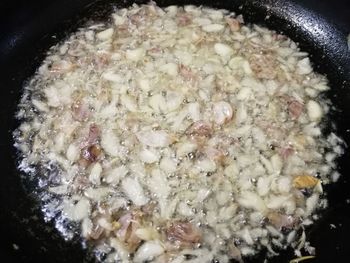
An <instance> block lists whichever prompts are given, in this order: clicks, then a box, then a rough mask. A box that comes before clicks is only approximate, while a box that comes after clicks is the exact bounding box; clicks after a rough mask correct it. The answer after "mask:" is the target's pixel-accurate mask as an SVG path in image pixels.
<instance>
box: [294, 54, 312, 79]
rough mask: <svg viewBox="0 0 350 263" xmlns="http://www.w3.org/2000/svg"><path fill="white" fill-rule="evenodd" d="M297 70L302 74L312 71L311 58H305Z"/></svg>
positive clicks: (299, 63)
mask: <svg viewBox="0 0 350 263" xmlns="http://www.w3.org/2000/svg"><path fill="white" fill-rule="evenodd" d="M297 72H298V73H299V74H301V75H307V74H310V73H311V72H312V67H311V65H310V59H309V58H303V59H302V60H300V61H299V62H298V64H297Z"/></svg>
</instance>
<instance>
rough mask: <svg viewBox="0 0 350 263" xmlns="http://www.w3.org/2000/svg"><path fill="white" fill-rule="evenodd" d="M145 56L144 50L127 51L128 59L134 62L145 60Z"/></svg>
mask: <svg viewBox="0 0 350 263" xmlns="http://www.w3.org/2000/svg"><path fill="white" fill-rule="evenodd" d="M144 55H145V50H144V49H143V48H137V49H132V50H131V49H129V50H127V51H126V54H125V56H126V59H129V60H132V61H135V62H137V61H139V60H141V59H142V58H143V56H144Z"/></svg>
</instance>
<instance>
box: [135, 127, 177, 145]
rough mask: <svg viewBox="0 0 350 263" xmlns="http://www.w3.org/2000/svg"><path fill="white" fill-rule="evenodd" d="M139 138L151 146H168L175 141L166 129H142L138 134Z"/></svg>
mask: <svg viewBox="0 0 350 263" xmlns="http://www.w3.org/2000/svg"><path fill="white" fill-rule="evenodd" d="M136 137H137V139H138V140H139V141H140V142H141V143H142V144H144V145H147V146H151V147H166V146H168V145H170V144H171V143H173V142H174V138H173V137H172V136H171V135H170V134H168V133H167V132H166V131H161V130H159V131H141V132H138V133H137V134H136Z"/></svg>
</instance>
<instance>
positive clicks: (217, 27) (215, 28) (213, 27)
mask: <svg viewBox="0 0 350 263" xmlns="http://www.w3.org/2000/svg"><path fill="white" fill-rule="evenodd" d="M224 28H225V27H224V26H223V25H221V24H209V25H205V26H202V29H203V31H205V32H208V33H215V32H220V31H222V30H224Z"/></svg>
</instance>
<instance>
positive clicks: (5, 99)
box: [0, 0, 350, 262]
mask: <svg viewBox="0 0 350 263" xmlns="http://www.w3.org/2000/svg"><path fill="white" fill-rule="evenodd" d="M337 1H338V0H337ZM8 2H9V1H8ZM24 2H25V1H23V3H22V2H21V1H12V2H11V5H13V6H16V4H18V6H16V9H14V8H8V9H1V10H9V12H10V11H11V17H10V18H9V19H7V20H6V21H4V22H3V23H0V24H1V26H0V27H1V28H0V32H4V33H2V34H1V36H0V67H1V68H2V70H1V75H2V77H1V79H0V81H1V82H2V83H1V85H0V89H1V98H2V103H1V106H0V107H1V111H0V118H1V119H0V121H1V124H2V126H3V127H2V128H1V129H0V132H1V136H0V139H1V142H0V157H1V158H0V162H1V165H2V172H1V190H0V201H1V202H0V211H1V212H0V227H1V232H0V233H1V235H0V236H1V237H0V238H1V239H3V241H4V242H2V244H6V245H5V246H2V248H1V249H0V251H1V252H2V255H3V256H4V255H7V256H11V257H12V261H11V262H17V261H18V262H34V261H36V262H41V261H43V262H44V261H50V262H84V261H88V259H86V257H85V253H86V252H85V251H84V250H83V249H81V247H80V244H79V242H78V241H77V240H76V241H75V242H69V243H68V242H65V241H64V240H63V239H62V238H61V237H60V235H59V234H58V233H57V232H56V231H55V229H54V226H53V225H52V224H47V223H44V220H43V219H42V218H41V217H40V216H41V214H40V209H39V208H38V207H35V206H34V202H33V199H32V198H31V197H30V195H28V192H30V189H31V187H30V186H29V185H26V186H25V187H24V188H23V187H21V184H22V182H21V181H20V177H19V176H18V172H17V171H16V167H15V166H16V163H15V161H14V160H15V156H16V153H15V151H14V148H13V147H12V144H13V140H12V137H11V134H12V131H13V129H14V128H15V127H16V125H17V123H16V122H15V120H14V119H13V115H14V112H15V110H16V104H17V102H18V99H19V97H20V92H21V87H22V86H23V83H24V81H25V80H26V79H28V78H29V77H30V76H31V75H33V74H34V72H35V69H36V68H37V67H38V66H39V65H40V63H41V61H42V59H43V58H44V56H45V51H46V50H47V49H48V48H49V47H50V46H52V45H53V44H55V43H57V42H58V41H60V40H62V39H63V38H64V37H65V36H67V35H68V34H69V33H70V32H73V31H74V30H76V29H77V28H78V27H79V26H81V25H83V24H84V23H85V22H86V19H83V18H90V19H95V20H98V19H103V18H104V17H106V16H107V14H108V13H109V12H111V11H112V9H113V7H112V6H113V4H112V3H113V2H116V1H110V0H107V1H106V0H98V1H91V0H76V1H68V0H61V1H56V0H55V1H37V2H35V3H31V4H30V5H28V4H26V3H24ZM117 2H119V5H120V6H127V5H130V4H131V3H133V1H129V0H126V1H122V2H121V1H117ZM134 2H137V3H142V2H146V1H134ZM156 2H157V3H158V4H159V5H161V6H166V5H170V4H177V5H184V4H197V5H200V4H203V5H208V6H212V7H219V8H225V9H230V10H232V11H235V12H237V13H242V14H243V15H244V18H245V20H246V21H247V22H252V23H259V24H265V25H267V26H268V27H269V28H271V29H275V30H278V31H282V32H285V33H286V34H287V35H288V36H289V37H291V38H292V39H293V40H295V41H297V42H299V43H300V46H301V48H302V49H303V50H305V51H308V52H310V54H311V55H312V61H313V62H314V65H315V66H316V69H317V70H318V71H319V72H320V73H323V74H326V75H327V76H328V78H329V80H330V85H331V87H332V90H331V92H330V93H329V96H330V98H331V99H332V101H333V103H334V104H335V105H336V106H337V108H338V109H339V111H335V112H333V113H332V116H331V118H332V119H333V120H334V121H335V122H336V123H337V126H338V128H339V133H340V135H341V136H342V137H343V138H344V139H345V141H346V142H348V143H349V142H350V133H349V131H350V130H349V129H350V91H349V83H350V62H349V61H350V55H349V50H348V47H347V45H346V36H345V34H344V33H343V32H341V31H340V30H338V29H337V28H336V27H333V26H332V25H331V24H328V23H327V22H326V21H325V20H324V19H323V18H322V17H321V16H318V15H317V14H315V13H313V12H311V11H308V10H306V9H303V8H302V6H300V5H298V4H295V3H294V2H292V1H287V0H281V1H273V0H270V1H269V0H256V1H254V0H252V1H243V0H236V1H234V0H232V1H199V0H194V1H187V0H180V1H175V0H160V1H156ZM299 2H302V1H299ZM21 3H22V4H21ZM52 36H55V37H52ZM349 157H350V156H349V154H348V153H347V154H345V155H344V157H343V158H342V160H340V163H339V165H340V170H341V172H342V174H343V175H344V176H343V177H342V179H341V181H340V182H339V184H337V185H334V186H331V187H329V188H330V189H329V200H330V209H328V210H327V211H326V213H325V215H324V217H323V219H322V220H321V221H319V222H318V223H317V224H315V226H314V227H313V228H311V229H310V237H311V241H312V244H313V245H315V246H316V248H317V259H316V260H315V261H314V262H329V261H330V260H337V259H338V260H341V259H343V258H346V257H348V256H349V255H350V249H349V248H350V247H349V245H348V244H349V242H348V236H349V234H350V217H349V215H348V214H350V213H349V210H350V209H349V204H348V202H347V201H346V200H350V191H349V189H350V188H349V183H348V180H347V177H346V176H347V174H346V173H347V172H348V171H349V170H350V167H349V162H347V161H346V160H348V159H349ZM330 224H334V225H335V226H336V227H337V228H336V229H332V228H331V227H330ZM292 256H293V255H292V253H291V252H290V251H289V252H286V253H284V254H282V255H281V257H277V258H275V259H274V260H273V261H272V262H288V260H289V259H291V257H292ZM259 261H260V260H259ZM262 261H263V259H262V260H261V262H262ZM252 262H257V261H256V260H255V259H252Z"/></svg>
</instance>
